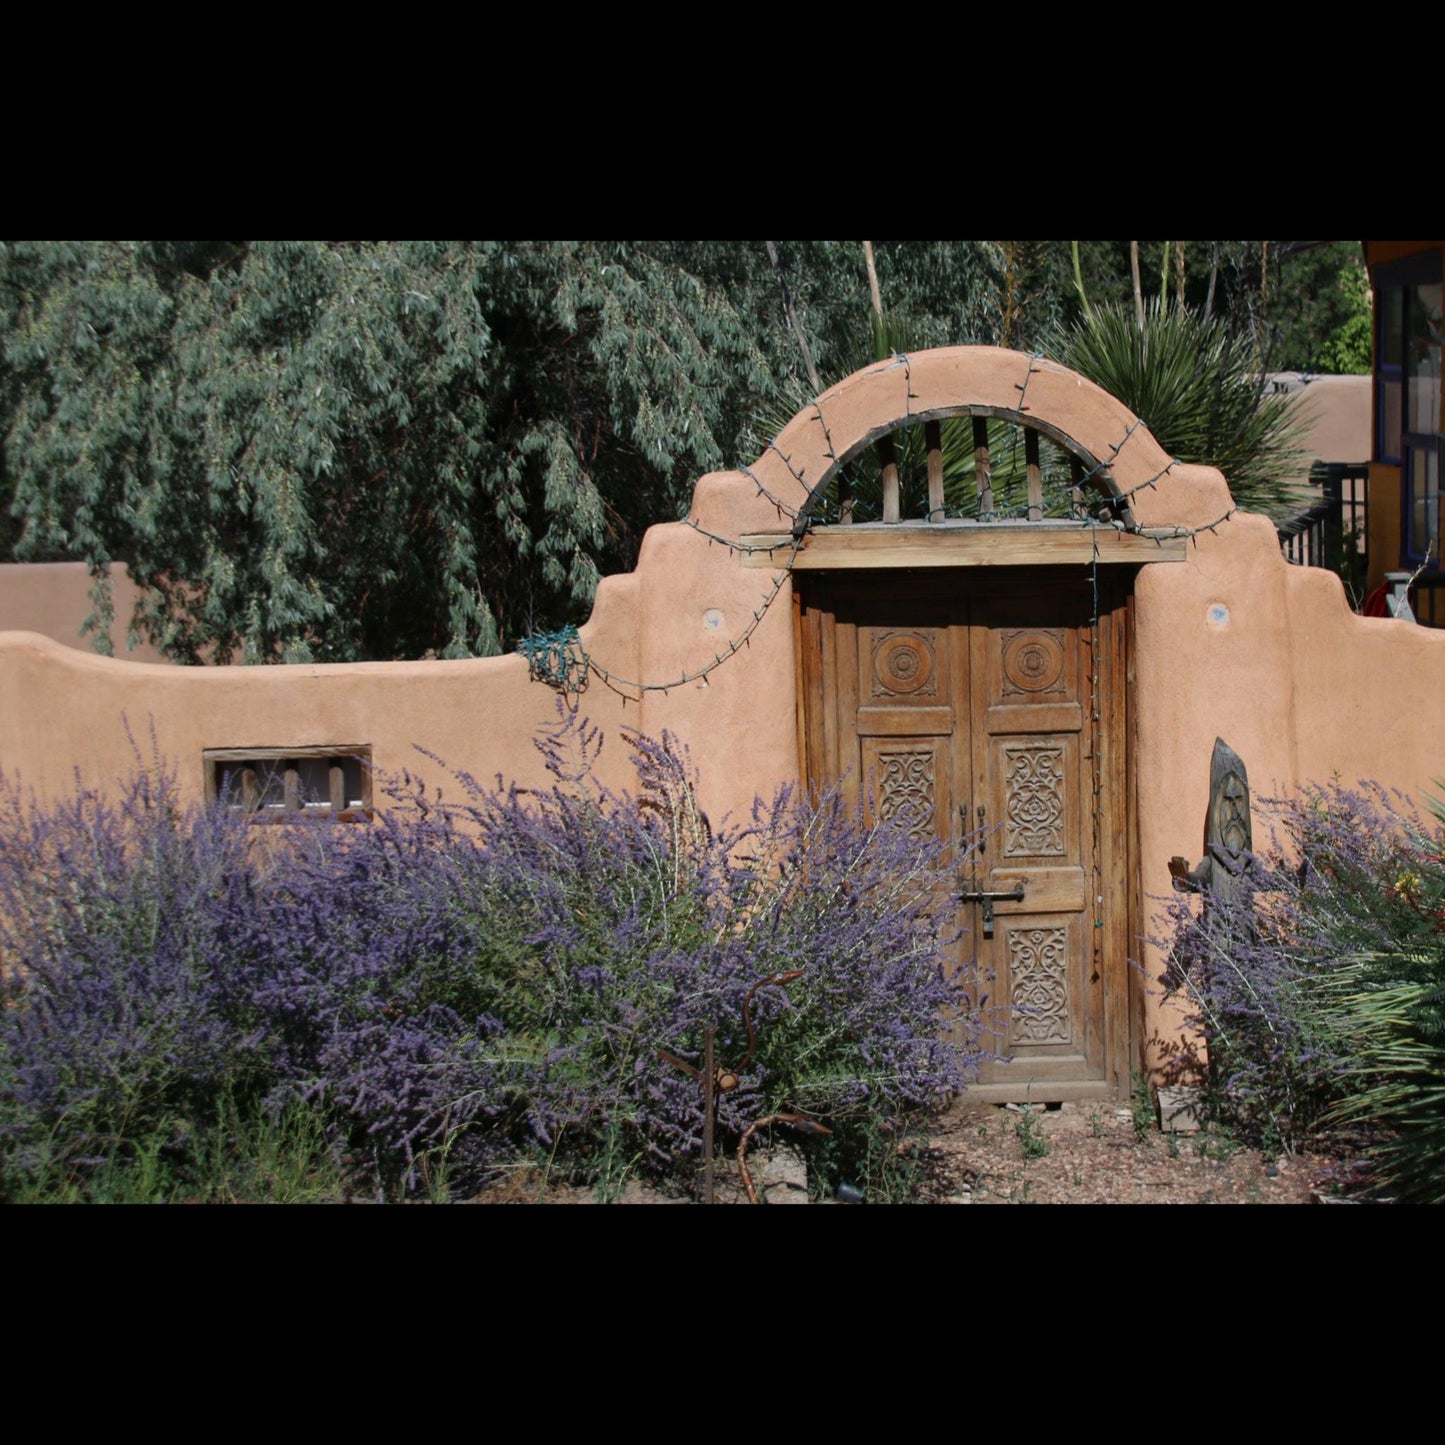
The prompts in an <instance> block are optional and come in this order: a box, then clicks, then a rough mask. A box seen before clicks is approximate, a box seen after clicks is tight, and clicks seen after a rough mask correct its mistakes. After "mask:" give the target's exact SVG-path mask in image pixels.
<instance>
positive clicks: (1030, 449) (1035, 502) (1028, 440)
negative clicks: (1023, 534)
mask: <svg viewBox="0 0 1445 1445" xmlns="http://www.w3.org/2000/svg"><path fill="white" fill-rule="evenodd" d="M1024 461H1025V462H1026V463H1027V465H1028V471H1029V521H1031V522H1042V521H1043V519H1044V474H1043V472H1042V470H1041V469H1040V467H1039V434H1038V432H1036V431H1035V430H1034V429H1033V428H1032V427H1025V428H1024Z"/></svg>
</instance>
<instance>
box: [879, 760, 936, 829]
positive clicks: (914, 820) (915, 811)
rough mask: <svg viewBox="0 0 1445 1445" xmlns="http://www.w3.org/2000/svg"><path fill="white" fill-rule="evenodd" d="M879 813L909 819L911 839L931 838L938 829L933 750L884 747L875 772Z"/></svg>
mask: <svg viewBox="0 0 1445 1445" xmlns="http://www.w3.org/2000/svg"><path fill="white" fill-rule="evenodd" d="M874 787H875V788H876V790H877V808H878V816H879V817H880V818H883V819H886V820H888V821H890V822H891V821H893V820H894V819H898V820H900V821H905V820H906V822H907V826H908V835H909V837H911V838H927V837H931V836H932V834H933V830H934V811H935V807H936V795H935V793H934V772H933V752H932V750H931V749H930V750H927V751H923V752H902V751H897V750H891V749H890V750H886V751H884V750H880V751H879V753H878V755H877V771H876V772H875V774H874Z"/></svg>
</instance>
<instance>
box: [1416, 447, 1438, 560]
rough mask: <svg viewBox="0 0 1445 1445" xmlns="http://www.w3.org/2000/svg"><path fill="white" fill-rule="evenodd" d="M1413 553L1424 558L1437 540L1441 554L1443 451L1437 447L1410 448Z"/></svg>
mask: <svg viewBox="0 0 1445 1445" xmlns="http://www.w3.org/2000/svg"><path fill="white" fill-rule="evenodd" d="M1409 477H1410V542H1409V547H1410V554H1411V555H1412V556H1413V557H1415V558H1416V560H1417V561H1423V560H1424V557H1425V552H1426V549H1427V548H1428V547H1429V546H1430V544H1431V543H1432V542H1434V543H1435V555H1436V558H1437V560H1438V557H1439V537H1440V453H1439V451H1438V449H1437V448H1436V447H1434V446H1429V445H1427V446H1423V447H1418V448H1411V451H1410V471H1409Z"/></svg>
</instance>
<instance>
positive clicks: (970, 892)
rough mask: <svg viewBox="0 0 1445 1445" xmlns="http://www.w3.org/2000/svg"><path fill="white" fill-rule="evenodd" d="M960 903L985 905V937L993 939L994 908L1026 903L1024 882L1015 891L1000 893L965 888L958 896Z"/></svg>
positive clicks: (1017, 885)
mask: <svg viewBox="0 0 1445 1445" xmlns="http://www.w3.org/2000/svg"><path fill="white" fill-rule="evenodd" d="M958 900H959V902H960V903H981V904H983V936H984V937H985V938H992V937H993V906H994V904H995V903H1022V902H1023V901H1024V880H1023V879H1022V878H1020V879H1019V881H1018V882H1017V883H1015V884H1014V886H1013V891H1012V892H1009V893H1000V892H997V891H990V890H989V889H987V888H965V889H964V890H963V892H962V893H960V894H959V895H958Z"/></svg>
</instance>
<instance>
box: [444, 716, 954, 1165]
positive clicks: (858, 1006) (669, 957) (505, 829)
mask: <svg viewBox="0 0 1445 1445" xmlns="http://www.w3.org/2000/svg"><path fill="white" fill-rule="evenodd" d="M629 742H630V745H631V747H632V750H633V757H634V761H635V763H636V766H637V773H638V779H639V788H638V791H637V793H636V794H635V795H627V796H621V795H616V794H613V793H610V792H608V791H606V790H604V789H598V788H596V787H595V786H593V785H592V783H591V780H590V775H589V773H588V770H587V763H586V751H587V748H589V747H593V746H595V745H596V738H595V735H593V734H592V733H591V732H589V731H588V729H587V728H586V725H585V724H583V723H581V722H579V721H577V720H575V719H572V718H566V717H564V718H563V719H562V721H561V722H560V723H559V726H558V728H557V729H556V730H555V731H554V732H552V733H551V734H550V735H548V736H547V737H546V738H545V739H544V752H545V753H546V754H547V755H548V758H549V766H550V767H551V768H552V770H553V773H554V775H555V776H556V779H557V781H556V784H555V785H554V787H553V788H552V789H551V790H550V791H547V792H532V793H528V792H523V791H520V790H517V789H504V788H503V787H502V786H501V784H500V782H499V784H498V786H497V787H496V788H495V789H493V790H490V791H486V790H483V789H480V788H479V787H477V786H476V785H475V784H474V783H470V781H469V780H466V781H467V782H468V784H469V792H470V798H469V802H468V803H467V804H466V805H465V806H464V807H462V808H460V809H456V810H453V816H454V817H456V816H458V815H464V816H465V818H466V821H467V823H468V824H469V825H470V827H471V828H473V829H474V830H475V832H476V836H477V837H478V839H479V852H478V854H477V855H476V856H475V857H474V858H473V860H472V861H471V863H470V865H469V867H470V874H469V884H468V887H467V888H465V889H463V890H462V892H463V894H464V896H465V897H466V900H467V901H466V904H465V906H466V907H467V908H469V909H472V910H475V912H476V914H477V915H478V916H480V917H482V918H484V919H485V920H486V927H485V928H484V929H483V930H482V931H483V932H484V933H485V942H484V944H483V954H482V958H481V960H480V966H479V973H480V974H482V975H483V976H485V977H486V978H487V979H488V980H489V990H490V991H489V994H488V1003H489V1006H490V1007H492V1008H493V1009H494V1011H495V1012H496V1014H497V1015H498V1016H499V1017H502V1018H505V1019H506V1020H507V1027H508V1035H509V1038H510V1040H511V1043H512V1056H511V1060H510V1063H511V1066H512V1068H513V1070H514V1072H515V1077H516V1080H517V1089H518V1098H519V1099H520V1098H521V1097H522V1096H523V1093H525V1098H526V1103H525V1119H526V1126H527V1128H528V1129H529V1130H530V1131H531V1133H532V1135H533V1138H534V1140H535V1143H536V1144H537V1145H538V1146H539V1147H541V1148H544V1149H546V1150H548V1151H549V1152H554V1151H555V1152H554V1157H555V1158H556V1159H557V1160H559V1161H561V1162H563V1163H564V1164H566V1165H568V1166H570V1167H571V1168H573V1169H574V1170H577V1171H580V1172H581V1173H582V1174H584V1175H585V1176H586V1177H589V1178H597V1177H599V1176H601V1175H603V1174H607V1175H609V1176H613V1177H615V1176H616V1175H618V1174H620V1173H622V1172H625V1171H627V1170H629V1169H639V1170H642V1171H644V1172H648V1173H651V1174H653V1175H654V1176H656V1177H659V1178H662V1179H670V1180H671V1181H672V1182H674V1183H675V1184H677V1185H679V1186H683V1187H685V1186H687V1185H688V1184H689V1183H690V1182H691V1180H692V1177H693V1175H694V1174H695V1171H696V1169H697V1167H698V1165H699V1163H700V1160H701V1150H702V1122H703V1121H702V1110H701V1099H700V1090H699V1087H698V1085H697V1083H696V1081H695V1080H694V1079H692V1078H690V1077H689V1076H688V1075H687V1074H685V1073H683V1072H682V1071H680V1070H678V1069H676V1068H675V1067H673V1066H672V1065H670V1064H668V1063H666V1062H664V1061H662V1060H661V1059H660V1058H659V1051H660V1050H667V1051H669V1052H671V1053H673V1054H675V1055H677V1056H678V1057H680V1058H682V1059H684V1060H685V1061H691V1062H692V1063H693V1064H694V1066H696V1065H698V1064H699V1063H700V1062H701V1058H702V1048H703V1034H704V1030H705V1029H706V1028H707V1027H708V1026H709V1025H711V1026H712V1027H713V1028H714V1029H715V1030H716V1034H715V1043H714V1049H715V1057H716V1059H717V1060H718V1061H719V1062H720V1063H721V1064H728V1065H737V1064H740V1063H741V1061H742V1060H743V1059H744V1057H745V1056H746V1054H747V1052H748V1037H747V1034H746V1031H745V1028H744V1021H743V1013H742V1005H743V1000H744V997H745V996H746V995H747V993H748V991H749V989H750V988H752V986H753V985H754V984H755V983H757V982H758V981H759V980H760V979H763V978H766V977H769V976H772V975H776V974H779V973H784V972H789V971H792V970H794V969H798V970H801V971H802V976H801V977H799V978H797V979H795V980H792V981H790V982H789V983H788V984H787V985H786V986H783V985H771V986H768V987H764V988H762V989H761V990H759V991H758V992H757V993H756V994H755V995H754V997H753V1000H752V1006H751V1014H752V1022H753V1029H754V1037H755V1040H756V1048H755V1052H754V1057H753V1059H752V1061H751V1064H750V1067H748V1068H747V1069H745V1070H743V1072H742V1077H741V1082H740V1085H739V1087H738V1088H737V1089H735V1090H733V1091H731V1092H728V1093H726V1094H724V1095H722V1096H721V1098H720V1100H719V1105H718V1125H719V1145H720V1146H722V1145H724V1144H725V1142H726V1140H728V1139H734V1140H735V1139H736V1136H737V1135H738V1134H740V1133H741V1131H742V1129H744V1128H745V1127H746V1126H747V1124H748V1123H749V1122H750V1121H751V1120H752V1119H754V1118H756V1117H758V1116H759V1115H762V1114H766V1113H771V1112H777V1111H780V1110H784V1109H787V1110H797V1109H804V1110H808V1111H811V1112H813V1113H815V1114H816V1115H817V1116H818V1117H820V1118H824V1119H826V1120H827V1121H828V1122H829V1124H830V1126H831V1127H833V1128H834V1130H835V1134H836V1135H837V1136H839V1138H840V1139H841V1140H842V1141H843V1143H844V1145H845V1148H844V1152H845V1154H846V1145H847V1143H848V1142H849V1141H850V1140H851V1141H852V1142H853V1143H854V1144H855V1145H856V1147H860V1148H861V1147H863V1143H862V1140H863V1138H864V1135H865V1134H867V1135H868V1136H869V1137H870V1138H871V1137H872V1134H873V1133H876V1130H877V1128H878V1126H880V1125H882V1124H884V1123H890V1124H898V1123H901V1122H902V1121H903V1120H905V1119H906V1118H909V1117H914V1118H916V1117H917V1116H918V1115H919V1114H920V1113H921V1112H922V1111H924V1110H926V1109H928V1108H929V1107H931V1106H933V1105H935V1104H936V1103H938V1102H939V1101H940V1100H941V1099H943V1098H945V1097H946V1096H947V1095H948V1094H949V1093H951V1092H952V1091H955V1090H957V1089H960V1088H962V1087H963V1086H964V1085H965V1083H966V1082H967V1080H968V1079H969V1078H970V1077H971V1076H972V1074H973V1071H974V1069H975V1067H976V1064H977V1061H978V1059H979V1058H980V1057H981V1048H980V1047H979V1045H978V1043H977V1036H978V1035H979V1034H981V1032H982V1029H981V1026H980V1027H979V1028H978V1029H977V1030H976V1031H975V1034H974V1041H973V1042H972V1043H965V1044H960V1043H957V1042H955V1041H953V1040H951V1039H949V1038H945V1037H944V1035H943V1034H942V1032H941V1029H940V1019H941V1017H942V1015H943V1012H944V1010H945V1009H952V1010H954V1011H956V1012H957V1013H958V1014H959V1016H960V1018H963V1019H967V1018H968V1017H969V1016H970V1015H969V1011H968V1008H967V1005H966V1002H965V1001H964V1000H963V999H962V996H961V994H960V992H959V990H958V989H957V988H956V986H955V985H954V984H952V983H951V982H950V981H949V978H948V976H947V975H946V973H945V968H944V959H945V952H946V945H947V942H948V937H947V926H948V922H949V919H950V917H951V912H952V904H951V902H949V901H948V900H947V899H946V898H945V896H944V894H943V892H942V891H941V890H940V887H939V885H940V883H941V881H942V878H943V874H942V872H941V859H940V853H939V849H938V848H937V847H936V846H934V845H920V844H919V843H918V842H917V841H916V840H911V839H909V838H908V837H907V834H906V831H905V829H904V828H902V827H899V826H890V825H886V824H879V825H875V826H872V827H869V826H865V825H864V823H863V822H862V820H861V819H860V818H859V817H858V816H857V815H856V814H854V813H853V812H851V811H850V810H849V809H848V808H847V807H845V806H844V804H843V803H842V802H841V800H840V799H839V798H838V797H837V796H836V795H831V796H828V797H825V798H824V799H823V800H822V801H821V802H819V803H816V804H815V803H810V802H808V801H806V800H804V799H803V798H801V797H798V796H795V795H794V794H793V793H791V792H789V791H784V792H783V793H781V794H779V795H778V796H777V797H776V798H774V799H773V800H772V801H771V802H770V803H766V804H764V803H761V802H759V803H757V804H756V805H755V807H754V810H753V813H752V816H751V818H750V819H749V820H748V821H747V822H746V824H744V825H740V826H737V827H729V826H724V827H721V828H719V829H717V830H714V829H713V827H712V826H711V824H710V823H709V821H708V819H707V818H705V817H704V816H703V815H702V814H701V813H700V812H699V811H698V809H697V806H696V802H695V778H694V776H693V773H692V769H691V765H690V762H689V759H688V758H687V755H686V753H685V751H683V750H682V749H680V748H679V747H678V745H677V744H676V743H675V742H674V741H673V740H672V739H670V738H668V737H667V736H664V737H663V738H662V739H661V740H652V739H648V738H645V737H642V736H638V735H635V734H634V735H631V736H630V738H629ZM569 744H572V745H576V746H577V747H578V748H579V749H580V751H581V753H582V754H583V760H582V761H581V762H580V763H572V764H569V762H568V761H567V757H568V752H569ZM958 1032H959V1033H961V1034H962V1035H963V1036H964V1037H968V1028H967V1026H966V1025H964V1026H962V1027H961V1028H960V1030H959V1031H958ZM524 1061H525V1068H524ZM524 1072H525V1079H524V1078H523V1077H522V1075H523V1073H524ZM865 1124H866V1125H869V1126H872V1132H871V1133H870V1131H869V1130H867V1129H864V1128H863V1126H864V1125H865ZM855 1135H856V1138H855V1137H854V1136H855ZM835 1150H836V1146H835Z"/></svg>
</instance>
